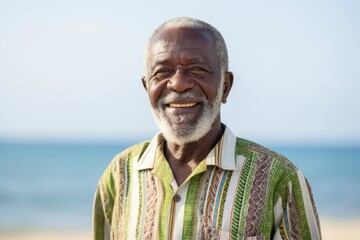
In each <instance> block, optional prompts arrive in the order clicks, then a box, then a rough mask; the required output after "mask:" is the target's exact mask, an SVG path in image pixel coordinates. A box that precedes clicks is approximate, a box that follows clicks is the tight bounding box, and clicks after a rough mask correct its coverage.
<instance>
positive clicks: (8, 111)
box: [0, 0, 360, 146]
mask: <svg viewBox="0 0 360 240" xmlns="http://www.w3.org/2000/svg"><path fill="white" fill-rule="evenodd" d="M179 16H188V17H195V18H198V19H201V20H204V21H206V22H209V23H210V24H212V25H213V26H215V27H216V28H217V29H218V30H219V31H220V32H221V33H222V34H223V36H224V38H225V41H226V43H227V46H228V51H229V62H230V70H231V71H232V72H233V73H234V77H235V80H234V85H233V89H232V91H231V93H230V96H229V98H228V102H227V103H226V104H225V105H223V107H222V113H221V116H222V121H223V122H224V123H225V124H226V125H227V126H228V127H230V129H231V130H232V131H233V132H234V133H235V134H236V135H237V136H239V137H243V138H247V139H250V140H253V141H257V142H260V143H270V144H335V145H336V144H342V145H347V144H350V145H358V146H360V126H359V125H360V124H359V123H360V94H359V91H360V46H359V45H360V44H359V43H360V30H359V29H360V28H359V26H360V3H359V2H358V1H343V0H342V1H340V0H339V1H333V0H331V1H285V0H281V1H276V0H274V1H226V0H225V1H209V0H207V1H188V0H185V1H181V2H169V1H119V0H117V1H115V0H114V1H113V0H109V1H92V0H86V1H85V0H62V1H51V0H42V1H41V0H32V1H26V0H23V1H21V0H12V1H7V0H0V140H1V141H89V142H109V141H131V140H134V139H148V138H151V137H152V136H153V135H154V134H155V133H156V132H157V131H158V130H157V127H156V125H155V123H154V121H153V118H152V115H151V112H150V109H149V103H148V98H147V95H146V92H145V90H144V89H143V87H142V84H141V77H142V75H143V53H144V48H145V44H146V42H147V39H148V37H149V36H150V34H151V33H152V31H153V30H154V29H155V28H156V27H158V26H159V25H160V24H161V23H163V22H164V21H166V20H169V19H171V18H174V17H179Z"/></svg>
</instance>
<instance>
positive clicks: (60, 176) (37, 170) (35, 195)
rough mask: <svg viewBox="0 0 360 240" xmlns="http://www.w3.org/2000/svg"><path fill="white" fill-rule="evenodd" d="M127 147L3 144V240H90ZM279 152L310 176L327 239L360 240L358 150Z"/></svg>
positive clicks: (0, 223) (0, 191)
mask: <svg viewBox="0 0 360 240" xmlns="http://www.w3.org/2000/svg"><path fill="white" fill-rule="evenodd" d="M127 145H130V143H128V144H124V145H117V144H115V145H101V144H100V145H86V144H46V143H43V144H41V143H2V144H1V143H0V152H1V155H0V213H1V214H0V240H17V239H19V240H20V239H21V240H35V239H36V240H45V239H46V240H49V239H51V240H58V239H59V240H60V239H61V240H63V239H66V240H68V239H69V240H72V239H74V240H83V239H84V240H85V239H91V238H92V237H91V235H92V234H91V213H92V204H93V196H94V192H95V189H96V185H97V182H98V180H99V178H100V176H101V174H102V173H103V171H104V169H105V168H106V167H107V165H108V164H109V161H110V160H111V159H112V158H113V156H115V155H116V154H117V153H118V152H121V150H122V149H124V148H125V147H126V146H127ZM276 150H277V151H278V152H280V153H282V154H284V155H285V156H287V157H289V158H290V159H292V161H293V162H294V163H295V165H297V166H298V167H299V168H300V169H301V170H302V172H303V173H304V174H305V175H306V176H307V179H308V180H309V182H310V184H311V187H312V190H313V193H314V198H315V202H316V206H317V210H318V213H319V216H320V221H321V229H322V236H323V239H325V240H332V239H360V205H359V202H360V189H359V187H358V183H359V182H360V175H359V174H358V172H359V170H360V161H359V159H360V148H354V149H350V148H343V149H342V148H332V147H327V148H326V147H322V148H303V147H301V146H299V147H295V148H287V147H278V148H277V149H276ZM79 173H81V177H79ZM335 189H336V194H334V190H335Z"/></svg>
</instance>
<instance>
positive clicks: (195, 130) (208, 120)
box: [151, 81, 224, 145]
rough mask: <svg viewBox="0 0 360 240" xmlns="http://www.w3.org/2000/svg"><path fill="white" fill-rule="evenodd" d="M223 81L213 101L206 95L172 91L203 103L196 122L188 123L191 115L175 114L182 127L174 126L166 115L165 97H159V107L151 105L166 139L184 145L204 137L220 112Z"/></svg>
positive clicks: (174, 93) (172, 94) (176, 95)
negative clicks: (164, 107)
mask: <svg viewBox="0 0 360 240" xmlns="http://www.w3.org/2000/svg"><path fill="white" fill-rule="evenodd" d="M223 86H224V84H223V82H222V81H221V82H220V84H219V88H218V93H217V95H216V97H215V99H214V101H213V102H212V103H210V102H209V100H207V99H206V97H205V96H196V95H195V94H193V93H188V92H185V93H176V92H172V93H170V96H171V97H179V96H182V97H187V98H192V99H196V100H199V101H200V102H202V103H203V110H202V113H201V115H200V117H199V119H198V120H197V122H196V123H195V124H193V125H192V124H190V123H187V121H188V119H189V118H190V117H191V115H188V114H183V115H180V116H174V119H175V120H176V121H177V122H179V123H181V127H179V128H176V129H175V128H174V127H173V126H172V125H171V123H170V121H169V119H168V117H166V116H165V113H164V110H163V108H162V106H163V102H164V98H166V97H169V96H166V97H163V98H161V99H159V101H158V106H157V109H155V108H153V107H151V110H152V113H153V116H154V119H155V122H156V124H157V125H158V127H159V129H160V132H161V133H162V134H163V136H164V138H165V139H166V140H168V141H169V140H170V141H171V142H174V143H175V144H178V145H183V144H186V143H190V142H196V141H198V140H199V139H201V138H202V137H204V136H205V135H206V134H207V133H208V132H209V131H210V130H211V128H212V124H213V123H214V121H215V119H216V117H217V116H218V115H219V113H220V106H221V99H222V96H223Z"/></svg>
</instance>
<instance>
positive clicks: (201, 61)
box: [189, 57, 207, 63]
mask: <svg viewBox="0 0 360 240" xmlns="http://www.w3.org/2000/svg"><path fill="white" fill-rule="evenodd" d="M189 62H191V63H207V61H206V59H204V58H201V57H198V58H191V59H189Z"/></svg>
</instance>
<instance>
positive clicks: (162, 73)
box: [154, 68, 172, 77]
mask: <svg viewBox="0 0 360 240" xmlns="http://www.w3.org/2000/svg"><path fill="white" fill-rule="evenodd" d="M171 72H172V70H171V69H168V68H162V69H159V70H157V71H156V72H155V74H154V76H156V77H161V76H165V75H167V74H170V73H171Z"/></svg>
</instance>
